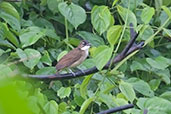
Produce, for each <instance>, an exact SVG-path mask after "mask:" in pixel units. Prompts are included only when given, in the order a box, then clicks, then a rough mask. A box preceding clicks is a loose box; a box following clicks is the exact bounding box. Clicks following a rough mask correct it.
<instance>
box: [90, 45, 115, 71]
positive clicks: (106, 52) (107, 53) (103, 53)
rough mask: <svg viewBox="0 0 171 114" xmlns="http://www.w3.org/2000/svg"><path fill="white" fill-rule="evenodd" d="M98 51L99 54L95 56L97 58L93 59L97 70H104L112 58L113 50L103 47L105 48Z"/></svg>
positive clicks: (99, 48)
mask: <svg viewBox="0 0 171 114" xmlns="http://www.w3.org/2000/svg"><path fill="white" fill-rule="evenodd" d="M102 47H103V49H102ZM96 51H97V52H98V53H97V54H95V57H93V60H94V62H95V65H96V67H97V69H98V70H102V68H103V67H104V66H105V65H106V64H107V62H108V61H109V59H110V58H111V56H112V51H113V48H112V47H108V46H105V45H103V46H100V47H98V48H97V49H96Z"/></svg>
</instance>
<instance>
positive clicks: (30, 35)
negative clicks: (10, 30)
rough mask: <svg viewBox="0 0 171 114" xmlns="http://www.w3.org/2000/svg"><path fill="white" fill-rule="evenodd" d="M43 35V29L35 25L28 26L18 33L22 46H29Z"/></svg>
mask: <svg viewBox="0 0 171 114" xmlns="http://www.w3.org/2000/svg"><path fill="white" fill-rule="evenodd" d="M44 35H45V30H44V29H41V28H39V27H36V26H32V27H28V28H27V29H25V31H24V33H21V34H20V35H19V38H20V41H21V44H22V47H27V46H30V45H32V44H34V43H36V42H37V41H38V40H39V39H40V38H41V37H43V36H44Z"/></svg>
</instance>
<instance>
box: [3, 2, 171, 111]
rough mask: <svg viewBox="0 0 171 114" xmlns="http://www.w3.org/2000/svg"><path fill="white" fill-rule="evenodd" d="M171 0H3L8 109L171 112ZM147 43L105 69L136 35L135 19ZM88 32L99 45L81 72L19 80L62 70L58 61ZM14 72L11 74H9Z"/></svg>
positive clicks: (141, 38) (5, 102)
mask: <svg viewBox="0 0 171 114" xmlns="http://www.w3.org/2000/svg"><path fill="white" fill-rule="evenodd" d="M170 5H171V1H170V0H87V1H86V0H72V1H71V0H68V1H67V0H66V1H63V0H40V1H36V0H28V1H27V0H22V2H2V1H1V2H0V63H1V64H0V69H1V70H0V79H1V83H0V92H1V94H0V113H1V114H12V113H13V114H27V113H28V114H30V113H35V114H94V113H97V112H100V111H102V110H106V109H109V108H112V107H117V106H121V105H125V104H128V103H133V104H134V105H135V107H134V108H133V109H129V110H125V111H122V112H121V113H126V114H130V113H131V114H140V113H142V112H143V111H144V110H145V109H147V110H148V114H171V108H170V106H171V86H170V85H171V82H170V71H171V67H170V66H171V59H170V58H171V24H170V22H171V7H170ZM130 23H133V26H134V29H135V30H136V31H137V32H139V36H138V39H137V41H145V45H144V48H143V49H141V50H140V51H135V52H134V53H132V54H131V55H129V56H128V57H127V58H125V59H124V60H123V61H121V62H120V63H118V64H116V65H115V67H114V69H110V68H109V69H108V70H102V68H103V67H104V65H105V64H106V63H107V61H108V60H109V59H110V58H113V57H115V56H116V55H117V54H118V53H119V52H121V51H122V50H123V49H124V47H125V45H126V44H127V43H128V41H129V40H130V32H129V24H130ZM81 39H85V40H88V41H89V42H90V43H91V45H92V47H91V49H90V56H89V58H88V59H87V60H86V61H84V62H83V63H82V64H81V65H80V66H78V67H79V68H80V69H87V68H91V67H93V66H94V65H95V66H96V67H97V68H98V70H99V72H98V73H95V74H92V75H89V76H86V77H80V78H76V79H69V80H57V81H53V82H50V81H48V80H47V81H39V80H23V79H13V78H12V79H11V77H12V76H16V75H17V76H18V77H20V76H21V74H23V73H27V74H54V73H55V72H56V70H55V67H54V66H55V64H56V63H57V60H59V59H60V58H61V57H62V56H63V55H64V54H66V53H67V52H68V51H69V50H71V49H72V48H74V47H75V46H77V45H78V44H79V42H80V40H81ZM6 77H7V78H6Z"/></svg>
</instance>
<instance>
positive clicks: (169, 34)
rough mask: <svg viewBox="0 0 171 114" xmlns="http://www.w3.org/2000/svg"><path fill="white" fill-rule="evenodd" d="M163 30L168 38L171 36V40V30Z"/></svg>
mask: <svg viewBox="0 0 171 114" xmlns="http://www.w3.org/2000/svg"><path fill="white" fill-rule="evenodd" d="M163 30H164V33H165V34H167V35H166V37H167V36H169V37H170V38H171V29H165V28H163ZM165 34H164V35H165Z"/></svg>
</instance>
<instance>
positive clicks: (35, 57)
mask: <svg viewBox="0 0 171 114" xmlns="http://www.w3.org/2000/svg"><path fill="white" fill-rule="evenodd" d="M16 52H17V54H18V56H19V57H20V60H21V61H23V63H24V65H25V66H26V67H28V68H30V69H33V68H34V66H36V65H37V64H38V62H39V60H40V58H41V55H40V52H39V51H37V50H34V49H29V48H27V49H25V50H24V51H23V50H21V49H17V50H16Z"/></svg>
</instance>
